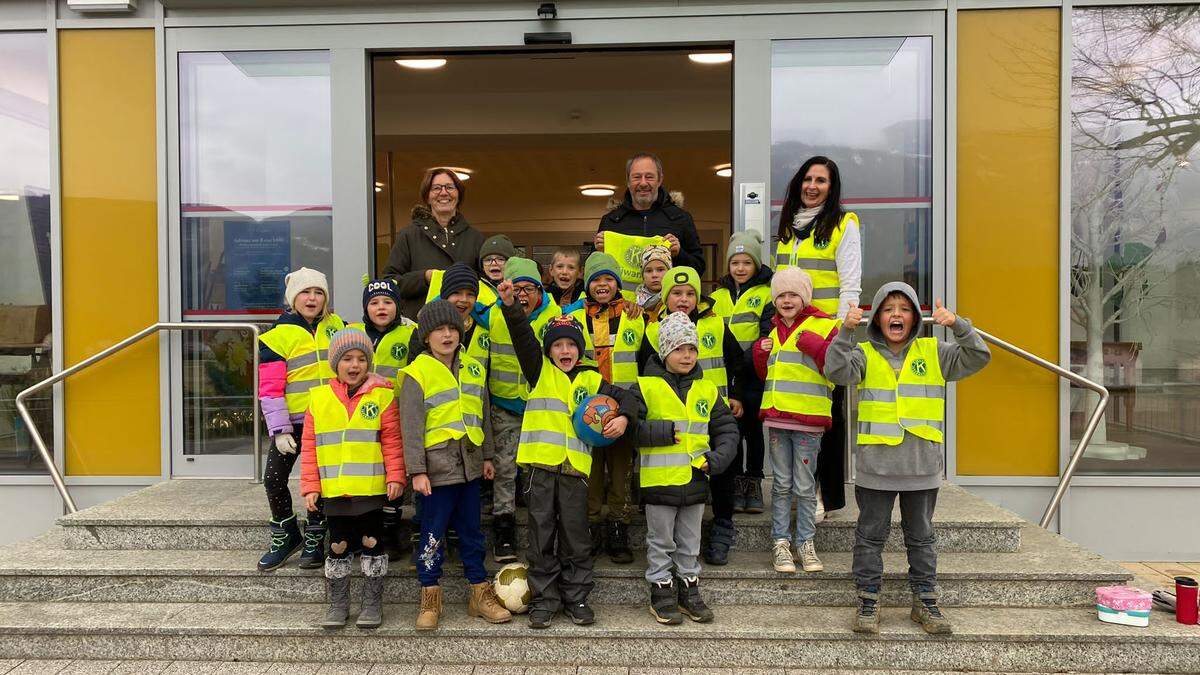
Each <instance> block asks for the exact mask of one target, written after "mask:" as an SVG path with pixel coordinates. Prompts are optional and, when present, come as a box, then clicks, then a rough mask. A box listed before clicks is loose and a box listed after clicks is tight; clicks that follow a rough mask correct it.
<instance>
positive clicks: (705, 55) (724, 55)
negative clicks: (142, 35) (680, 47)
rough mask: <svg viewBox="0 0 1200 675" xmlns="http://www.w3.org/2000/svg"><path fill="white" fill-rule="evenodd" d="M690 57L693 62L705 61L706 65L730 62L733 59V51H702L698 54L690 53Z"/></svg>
mask: <svg viewBox="0 0 1200 675" xmlns="http://www.w3.org/2000/svg"><path fill="white" fill-rule="evenodd" d="M688 58H689V59H691V61H692V63H703V64H705V65H713V64H716V63H729V62H730V61H732V60H733V52H700V53H697V54H688Z"/></svg>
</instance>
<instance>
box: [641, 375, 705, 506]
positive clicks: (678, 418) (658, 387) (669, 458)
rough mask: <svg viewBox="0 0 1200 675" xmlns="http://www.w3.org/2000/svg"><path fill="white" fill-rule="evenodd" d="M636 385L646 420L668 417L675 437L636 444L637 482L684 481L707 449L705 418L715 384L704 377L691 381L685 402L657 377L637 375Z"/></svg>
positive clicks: (647, 484) (646, 484)
mask: <svg viewBox="0 0 1200 675" xmlns="http://www.w3.org/2000/svg"><path fill="white" fill-rule="evenodd" d="M638 387H640V389H641V392H642V398H643V399H644V400H645V401H646V420H647V421H650V420H669V421H670V422H671V423H672V424H673V425H674V426H675V433H676V436H677V437H678V439H679V442H678V443H675V444H674V445H666V446H658V447H654V446H641V447H639V448H638V465H639V467H640V473H639V475H640V476H641V479H640V484H641V486H642V487H658V486H668V485H687V484H688V483H690V482H691V481H692V467H696V468H700V466H701V465H703V464H704V461H705V460H704V453H705V452H707V451H708V449H709V437H708V422H709V419H710V418H711V416H712V409H713V406H714V405H716V402H717V396H718V395H719V394H718V393H717V387H716V385H714V384H713V383H712V382H709V381H707V380H695V381H693V382H692V386H691V388H689V389H688V394H687V402H686V403H684V402H683V401H681V400H679V395H678V394H676V393H675V390H674V389H672V388H671V385H669V384H667V383H666V381H664V380H663V379H662V378H661V377H639V378H638Z"/></svg>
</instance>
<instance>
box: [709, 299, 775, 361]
mask: <svg viewBox="0 0 1200 675" xmlns="http://www.w3.org/2000/svg"><path fill="white" fill-rule="evenodd" d="M731 297H732V296H731V294H730V292H729V289H728V288H718V289H717V290H716V291H714V292H713V295H712V299H713V311H714V312H715V313H716V314H717V315H718V316H720V317H721V318H723V319H724V320H725V323H726V324H728V325H729V332H730V333H733V337H735V338H737V341H738V344H739V345H741V347H742V349H743V350H746V349H750V347H751V346H752V345H753V344H754V341H755V340H757V339H758V338H759V335H758V323H759V320H760V319H762V313H763V309H764V308H765V307H766V306H767V303H769V302H771V287H770V286H768V285H767V284H759V285H758V286H754V287H753V288H750V289H748V290H747V291H746V292H744V293H742V294H741V296H739V297H738V299H737V302H733V301H732V299H731Z"/></svg>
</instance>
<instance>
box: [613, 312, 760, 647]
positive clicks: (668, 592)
mask: <svg viewBox="0 0 1200 675" xmlns="http://www.w3.org/2000/svg"><path fill="white" fill-rule="evenodd" d="M699 343H700V341H699V338H698V336H697V333H696V326H695V324H693V323H692V322H691V320H690V319H688V318H687V315H686V314H684V313H682V312H676V313H674V314H671V315H670V316H668V317H667V318H666V319H664V320H663V321H662V324H661V328H660V330H659V335H658V355H656V356H653V357H651V359H650V361H649V362H648V363H647V364H646V375H645V376H643V377H639V378H638V384H637V385H636V386H634V388H633V389H631V390H630V394H631V395H633V396H635V397H637V398H640V399H641V400H642V401H643V402H644V405H645V412H644V413H643V414H642V415H641V419H639V420H638V428H637V438H638V452H639V460H638V461H639V464H640V466H641V474H640V478H639V481H640V485H641V497H642V501H644V502H645V504H646V563H647V567H646V581H648V582H649V583H650V611H651V613H652V614H653V615H654V618H655V619H656V620H657V621H658V622H659V623H663V624H678V623H681V622H682V620H683V619H682V616H681V615H680V612H681V611H682V612H683V613H684V614H687V616H688V617H689V618H691V619H692V620H693V621H697V622H706V621H711V620H712V618H713V613H712V610H711V609H709V608H708V606H707V605H706V604H705V603H704V600H703V599H702V598H701V597H700V526H701V522H702V521H703V518H704V502H705V500H706V499H707V497H708V476H709V475H712V474H717V473H721V472H723V471H725V469H726V468H727V467H728V466H729V464H730V463H731V462H732V461H733V458H734V456H735V455H736V454H737V442H738V427H737V420H735V419H734V417H733V412H732V411H731V410H730V409H729V407H728V406H727V405H725V402H724V401H723V400H722V399H721V397H720V395H719V394H718V393H717V387H716V385H714V384H713V383H711V382H709V381H707V380H705V379H704V378H703V375H702V372H701V367H700V365H699V357H698V354H699V352H698V349H697V347H698V346H699ZM639 412H641V411H640V410H639ZM705 437H706V438H705ZM704 445H707V449H704V450H703V451H701V448H703V447H704ZM675 577H678V578H679V580H678V586H676V581H675Z"/></svg>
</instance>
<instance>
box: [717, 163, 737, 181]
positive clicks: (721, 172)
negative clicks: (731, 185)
mask: <svg viewBox="0 0 1200 675" xmlns="http://www.w3.org/2000/svg"><path fill="white" fill-rule="evenodd" d="M713 170H715V171H716V172H717V175H718V176H720V177H721V178H732V177H733V165H732V164H718V165H716V166H714V167H713Z"/></svg>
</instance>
